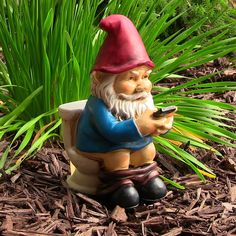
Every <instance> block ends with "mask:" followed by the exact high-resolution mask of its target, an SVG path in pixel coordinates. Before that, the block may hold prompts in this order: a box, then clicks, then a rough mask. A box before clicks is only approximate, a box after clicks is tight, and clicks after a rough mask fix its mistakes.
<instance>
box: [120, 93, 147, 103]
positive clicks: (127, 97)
mask: <svg viewBox="0 0 236 236" xmlns="http://www.w3.org/2000/svg"><path fill="white" fill-rule="evenodd" d="M149 94H150V93H147V92H140V93H135V94H131V95H127V94H124V93H120V94H118V97H119V98H122V99H125V100H127V101H135V100H139V99H145V98H147V97H148V96H149Z"/></svg>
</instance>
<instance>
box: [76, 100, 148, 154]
mask: <svg viewBox="0 0 236 236" xmlns="http://www.w3.org/2000/svg"><path fill="white" fill-rule="evenodd" d="M151 142H152V137H151V136H142V134H141V133H140V132H139V130H138V128H137V127H136V124H135V122H134V120H133V119H128V120H124V121H119V120H117V118H116V117H115V116H113V115H112V113H111V112H110V111H109V110H108V108H107V106H106V105H105V103H104V102H103V100H102V99H99V98H96V97H94V96H90V98H89V99H88V101H87V104H86V106H85V109H84V110H83V112H82V114H81V117H80V119H79V123H78V127H77V135H76V147H77V148H78V149H79V150H80V151H83V152H99V153H101V152H110V151H114V150H118V149H130V150H132V151H137V150H140V149H142V148H144V147H145V146H146V145H148V144H149V143H151Z"/></svg>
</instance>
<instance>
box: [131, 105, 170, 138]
mask: <svg viewBox="0 0 236 236" xmlns="http://www.w3.org/2000/svg"><path fill="white" fill-rule="evenodd" d="M135 123H136V125H137V127H138V129H139V132H140V133H141V134H142V135H143V136H146V135H160V134H165V133H166V132H168V131H169V130H170V129H171V128H172V125H173V114H168V116H164V117H161V118H159V119H155V118H154V117H153V110H150V109H147V110H146V111H145V112H144V113H143V114H142V115H141V116H139V117H138V118H137V119H136V120H135Z"/></svg>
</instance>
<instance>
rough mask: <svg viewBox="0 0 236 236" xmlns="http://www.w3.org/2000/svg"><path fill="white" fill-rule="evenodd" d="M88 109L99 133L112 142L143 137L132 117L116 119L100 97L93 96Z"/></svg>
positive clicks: (135, 139)
mask: <svg viewBox="0 0 236 236" xmlns="http://www.w3.org/2000/svg"><path fill="white" fill-rule="evenodd" d="M89 110H90V112H91V113H92V117H93V118H92V119H93V124H95V126H96V128H97V130H98V131H99V133H100V134H101V135H102V136H103V137H105V138H106V139H108V140H111V141H112V142H113V143H121V142H134V141H138V140H139V139H140V138H143V137H142V135H141V134H140V132H139V130H138V128H137V127H136V124H135V122H134V120H133V119H128V120H124V121H118V120H117V119H116V118H115V117H114V116H113V115H112V114H111V112H109V111H108V109H107V107H106V105H105V104H104V102H103V101H102V100H101V99H96V98H94V99H93V100H92V101H91V103H90V106H89Z"/></svg>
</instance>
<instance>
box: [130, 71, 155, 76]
mask: <svg viewBox="0 0 236 236" xmlns="http://www.w3.org/2000/svg"><path fill="white" fill-rule="evenodd" d="M130 73H132V74H134V75H136V76H138V75H139V71H136V70H131V71H130ZM151 73H152V70H148V71H147V72H146V74H147V75H150V74H151Z"/></svg>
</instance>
